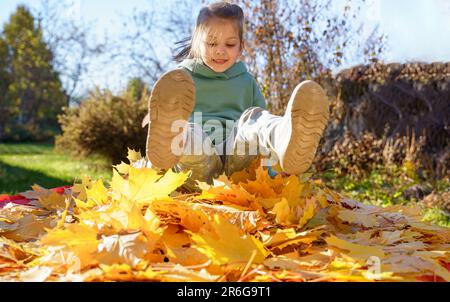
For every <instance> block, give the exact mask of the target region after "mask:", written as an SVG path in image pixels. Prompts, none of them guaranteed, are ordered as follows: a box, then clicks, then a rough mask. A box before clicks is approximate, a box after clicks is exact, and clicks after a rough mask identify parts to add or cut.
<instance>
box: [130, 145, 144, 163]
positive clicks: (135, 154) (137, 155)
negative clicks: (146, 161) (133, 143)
mask: <svg viewBox="0 0 450 302" xmlns="http://www.w3.org/2000/svg"><path fill="white" fill-rule="evenodd" d="M127 158H128V160H129V161H130V163H133V162H135V161H138V160H140V159H141V158H142V155H141V153H140V152H136V151H134V150H133V149H130V148H128V156H127Z"/></svg>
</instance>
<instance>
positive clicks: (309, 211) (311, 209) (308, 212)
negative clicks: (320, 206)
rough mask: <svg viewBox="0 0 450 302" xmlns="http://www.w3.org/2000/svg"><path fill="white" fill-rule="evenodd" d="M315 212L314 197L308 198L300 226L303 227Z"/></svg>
mask: <svg viewBox="0 0 450 302" xmlns="http://www.w3.org/2000/svg"><path fill="white" fill-rule="evenodd" d="M314 214H315V202H314V199H308V201H307V202H306V208H305V209H303V213H302V214H301V216H300V220H299V222H298V227H299V228H301V227H303V226H304V225H305V224H306V223H307V222H308V221H309V220H310V219H311V218H312V217H313V216H314Z"/></svg>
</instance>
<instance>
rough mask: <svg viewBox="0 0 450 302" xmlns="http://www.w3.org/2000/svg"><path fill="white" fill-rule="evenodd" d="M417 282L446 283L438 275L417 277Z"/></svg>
mask: <svg viewBox="0 0 450 302" xmlns="http://www.w3.org/2000/svg"><path fill="white" fill-rule="evenodd" d="M416 280H417V281H422V282H445V280H444V278H442V277H439V276H438V275H422V276H418V277H416Z"/></svg>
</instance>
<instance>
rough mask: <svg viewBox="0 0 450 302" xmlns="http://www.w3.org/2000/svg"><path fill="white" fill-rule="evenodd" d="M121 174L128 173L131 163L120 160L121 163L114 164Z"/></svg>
mask: <svg viewBox="0 0 450 302" xmlns="http://www.w3.org/2000/svg"><path fill="white" fill-rule="evenodd" d="M113 167H114V168H115V169H116V170H117V171H118V172H119V173H120V174H123V175H124V174H128V173H129V171H130V165H128V164H126V163H124V162H123V161H122V162H120V164H119V165H115V166H113Z"/></svg>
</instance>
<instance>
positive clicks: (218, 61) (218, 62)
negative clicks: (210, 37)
mask: <svg viewBox="0 0 450 302" xmlns="http://www.w3.org/2000/svg"><path fill="white" fill-rule="evenodd" d="M227 61H228V60H215V59H213V62H214V63H216V64H225V63H226V62H227Z"/></svg>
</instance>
